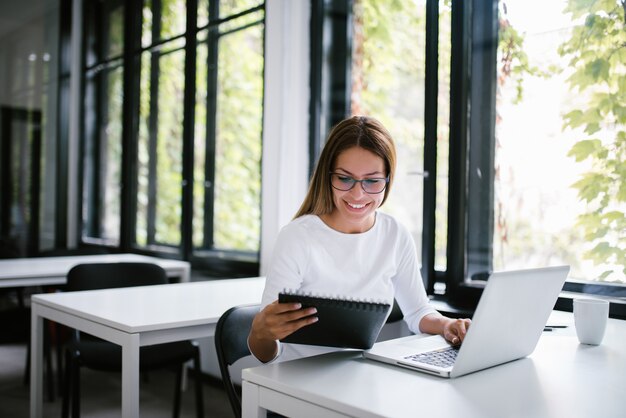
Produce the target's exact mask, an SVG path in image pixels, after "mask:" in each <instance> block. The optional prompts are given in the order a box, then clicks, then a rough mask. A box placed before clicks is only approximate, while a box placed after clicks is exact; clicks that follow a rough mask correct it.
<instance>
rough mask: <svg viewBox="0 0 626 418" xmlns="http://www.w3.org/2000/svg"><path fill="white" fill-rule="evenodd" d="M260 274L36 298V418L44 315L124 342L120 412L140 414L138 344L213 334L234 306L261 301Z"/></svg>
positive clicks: (33, 370)
mask: <svg viewBox="0 0 626 418" xmlns="http://www.w3.org/2000/svg"><path fill="white" fill-rule="evenodd" d="M264 286H265V279H264V278H262V277H255V278H246V279H229V280H215V281H205V282H191V283H175V284H167V285H160V286H142V287H127V288H118V289H105V290H90V291H82V292H67V293H54V294H45V295H34V296H33V297H32V299H31V300H32V319H31V320H32V331H31V342H32V347H33V349H32V352H31V382H32V384H31V388H30V395H31V399H30V412H31V417H32V418H39V417H41V414H42V401H43V399H42V367H41V364H42V354H43V352H42V350H43V348H42V346H43V344H42V336H43V318H46V319H50V320H52V321H56V322H59V323H62V324H64V325H67V326H69V327H72V328H76V329H78V330H81V331H84V332H87V333H89V334H92V335H95V336H97V337H100V338H103V339H105V340H108V341H111V342H113V343H115V344H119V345H121V346H122V416H124V417H138V416H139V347H140V346H144V345H153V344H160V343H166V342H171V341H180V340H187V339H194V338H199V337H206V336H210V335H213V333H214V331H215V325H216V323H217V321H218V319H219V317H220V316H221V315H222V313H224V312H225V311H226V310H228V309H229V308H230V307H232V306H235V305H243V304H251V303H259V302H260V301H261V295H262V293H263V287H264Z"/></svg>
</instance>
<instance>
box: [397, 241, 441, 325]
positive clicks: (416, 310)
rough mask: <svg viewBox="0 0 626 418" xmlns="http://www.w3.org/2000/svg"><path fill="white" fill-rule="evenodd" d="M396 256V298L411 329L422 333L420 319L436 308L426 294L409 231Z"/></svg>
mask: <svg viewBox="0 0 626 418" xmlns="http://www.w3.org/2000/svg"><path fill="white" fill-rule="evenodd" d="M404 231H405V230H402V232H404ZM396 257H398V259H397V260H398V273H397V275H396V276H395V277H394V278H393V282H394V289H395V299H396V301H397V302H398V306H399V307H400V309H401V310H402V313H403V315H404V321H405V322H406V323H407V325H408V326H409V329H410V330H411V331H412V332H414V333H415V334H420V333H421V331H420V329H419V323H420V321H421V320H422V318H423V317H424V316H426V315H428V314H430V313H434V312H436V310H435V309H434V308H433V307H432V306H431V305H430V303H429V300H428V296H427V295H426V289H424V282H423V281H422V275H421V273H420V269H419V264H418V262H417V253H416V249H415V243H414V242H413V238H412V237H411V235H410V234H409V233H408V231H406V233H402V234H401V238H400V239H399V245H398V246H397V248H396Z"/></svg>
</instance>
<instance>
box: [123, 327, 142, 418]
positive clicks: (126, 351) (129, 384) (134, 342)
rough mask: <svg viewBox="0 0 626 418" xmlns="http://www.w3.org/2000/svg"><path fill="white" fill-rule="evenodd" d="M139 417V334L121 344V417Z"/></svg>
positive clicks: (132, 335) (129, 337)
mask: <svg viewBox="0 0 626 418" xmlns="http://www.w3.org/2000/svg"><path fill="white" fill-rule="evenodd" d="M138 416H139V334H128V337H127V338H125V341H124V343H123V344H122V417H125V418H131V417H138Z"/></svg>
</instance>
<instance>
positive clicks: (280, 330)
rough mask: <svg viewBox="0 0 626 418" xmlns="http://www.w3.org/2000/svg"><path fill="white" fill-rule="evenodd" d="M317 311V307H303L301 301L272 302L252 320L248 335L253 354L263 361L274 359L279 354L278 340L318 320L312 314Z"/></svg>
mask: <svg viewBox="0 0 626 418" xmlns="http://www.w3.org/2000/svg"><path fill="white" fill-rule="evenodd" d="M316 312H317V310H316V309H315V308H306V309H302V305H301V304H299V303H278V301H277V300H276V301H274V302H272V303H270V304H269V305H267V306H266V307H265V308H264V309H263V310H262V311H261V312H259V313H258V314H257V315H256V316H255V317H254V320H253V321H252V329H251V330H250V335H249V337H248V344H249V346H250V350H251V351H252V354H254V356H255V357H256V358H258V359H259V360H261V361H262V362H268V361H271V360H273V359H274V358H275V357H276V355H277V354H278V343H277V342H276V341H277V340H281V339H283V338H285V337H286V336H288V335H290V334H292V333H294V332H295V331H297V330H299V329H300V328H302V327H304V326H307V325H310V324H312V323H314V322H317V317H316V316H312V315H314V314H315V313H316Z"/></svg>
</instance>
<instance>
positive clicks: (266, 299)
mask: <svg viewBox="0 0 626 418" xmlns="http://www.w3.org/2000/svg"><path fill="white" fill-rule="evenodd" d="M308 251H309V249H308V245H307V242H306V233H305V231H304V229H303V228H302V226H301V225H299V224H294V223H293V222H292V223H290V224H288V225H286V226H285V227H284V228H283V229H282V230H281V231H280V233H279V234H278V238H277V240H276V245H275V246H274V252H273V254H272V258H271V262H270V267H269V270H268V272H267V275H266V280H265V290H264V291H263V297H262V299H261V309H263V308H264V307H266V306H267V305H269V304H270V303H272V302H274V301H275V300H276V299H277V298H278V293H280V292H281V291H283V290H284V289H298V288H300V285H301V283H302V280H303V279H302V278H303V277H304V275H305V273H306V270H307V262H308V258H309V257H308Z"/></svg>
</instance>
